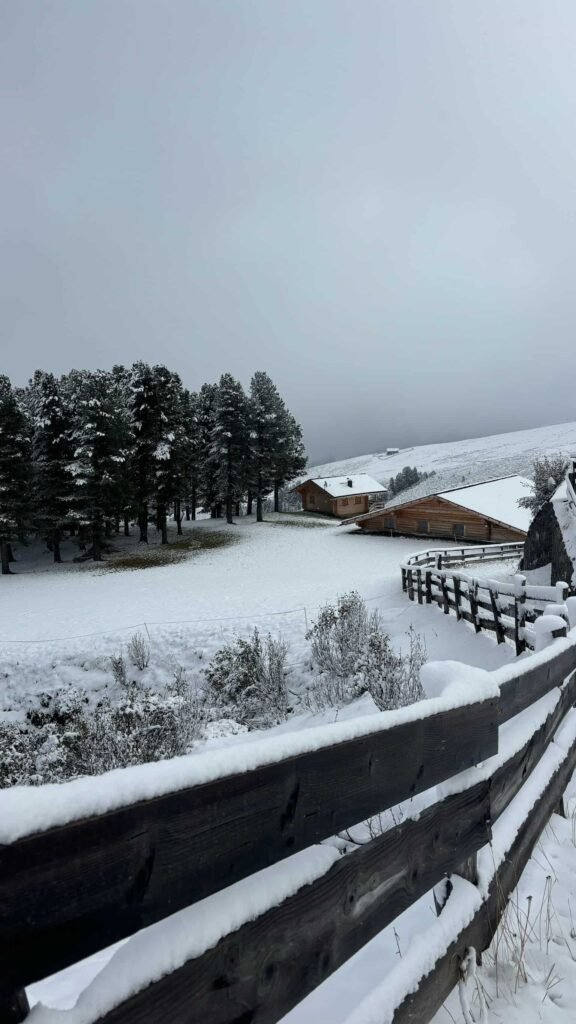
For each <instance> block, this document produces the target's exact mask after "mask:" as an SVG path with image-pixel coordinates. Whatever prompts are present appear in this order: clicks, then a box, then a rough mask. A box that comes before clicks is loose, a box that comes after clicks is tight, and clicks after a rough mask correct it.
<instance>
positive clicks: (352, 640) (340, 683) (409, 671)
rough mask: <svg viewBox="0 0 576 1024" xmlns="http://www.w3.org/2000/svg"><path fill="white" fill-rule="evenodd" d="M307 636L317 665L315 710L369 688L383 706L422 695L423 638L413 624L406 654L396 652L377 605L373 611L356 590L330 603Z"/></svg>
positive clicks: (311, 695)
mask: <svg viewBox="0 0 576 1024" xmlns="http://www.w3.org/2000/svg"><path fill="white" fill-rule="evenodd" d="M307 638H308V639H309V640H310V642H311V648H312V658H313V660H314V662H315V664H316V665H317V667H318V669H319V674H318V676H317V678H316V679H315V681H314V683H313V685H312V686H311V687H310V689H309V691H308V694H307V697H306V702H307V704H308V706H309V707H310V708H312V710H323V709H325V708H328V707H343V706H344V705H345V704H348V703H350V701H351V700H354V698H356V697H358V696H360V695H361V694H363V693H366V692H368V693H370V695H371V697H372V699H373V700H374V703H375V704H376V706H377V707H378V708H379V709H380V710H381V711H389V710H391V709H392V708H398V707H403V706H404V705H406V704H412V703H414V702H415V701H417V700H421V699H422V698H423V696H424V691H423V689H422V686H421V683H420V669H421V668H422V665H423V664H424V662H425V661H426V650H425V647H424V642H423V640H422V638H421V637H419V636H418V635H417V634H416V633H415V632H414V630H413V629H410V632H409V638H410V648H409V652H408V654H406V655H404V654H402V653H399V654H396V652H395V651H394V649H393V648H392V644H391V642H390V637H389V636H388V634H387V633H385V632H384V630H383V628H382V622H381V619H380V615H379V613H378V611H373V612H369V611H368V609H367V607H366V604H365V602H364V601H363V600H362V598H361V597H360V596H359V595H358V594H357V593H356V592H355V591H352V592H351V593H350V594H344V595H342V596H341V597H339V598H338V601H337V604H336V606H332V605H326V607H325V608H323V609H322V610H321V612H320V614H319V616H318V619H317V621H316V622H315V623H314V625H313V627H312V629H311V630H309V632H308V633H307Z"/></svg>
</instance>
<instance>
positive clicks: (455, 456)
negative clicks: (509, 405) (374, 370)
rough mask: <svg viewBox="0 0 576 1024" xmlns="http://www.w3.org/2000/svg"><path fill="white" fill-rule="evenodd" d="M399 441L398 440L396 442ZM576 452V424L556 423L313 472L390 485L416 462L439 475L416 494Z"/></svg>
mask: <svg viewBox="0 0 576 1024" xmlns="http://www.w3.org/2000/svg"><path fill="white" fill-rule="evenodd" d="M390 443H391V444H392V443H393V439H391V440H390ZM574 451H576V422H572V423H559V424H556V425H554V426H550V427H534V428H533V429H531V430H515V431H512V432H511V433H508V434H494V435H493V436H491V437H473V438H469V439H467V440H464V441H445V442H442V443H439V444H423V445H418V446H416V447H414V448H402V449H401V450H400V452H399V453H398V455H386V452H385V451H384V452H376V453H374V454H372V455H358V456H356V457H355V458H352V459H343V460H341V461H339V462H330V463H326V464H324V465H322V466H313V467H312V468H311V469H310V470H308V471H307V473H308V475H309V476H314V477H318V476H341V475H346V474H354V473H367V474H368V475H369V476H373V477H374V478H375V479H376V480H379V481H380V482H381V483H383V484H387V483H388V481H389V480H390V477H391V476H396V474H397V473H399V472H400V470H402V469H403V468H404V466H416V468H417V469H419V470H420V471H421V472H425V473H435V476H434V477H433V478H432V479H431V480H425V481H423V483H422V484H417V485H416V487H414V488H411V489H410V491H409V492H408V491H407V492H406V494H407V495H408V494H409V496H410V497H416V496H417V495H418V494H428V493H430V491H436V492H437V491H441V490H447V489H448V488H450V487H459V486H460V485H461V484H470V483H475V482H477V481H480V480H490V479H493V478H494V477H498V476H509V475H511V474H513V473H522V474H528V476H530V475H531V474H530V470H531V467H532V463H533V461H534V459H535V458H536V457H539V456H542V455H546V454H551V455H557V454H559V453H563V454H565V455H566V456H567V457H568V456H570V455H572V454H573V452H574Z"/></svg>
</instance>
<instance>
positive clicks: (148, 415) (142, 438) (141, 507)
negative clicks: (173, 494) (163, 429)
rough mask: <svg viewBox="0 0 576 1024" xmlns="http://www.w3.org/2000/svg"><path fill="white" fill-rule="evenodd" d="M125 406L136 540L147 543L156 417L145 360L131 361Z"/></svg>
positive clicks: (153, 384) (152, 378)
mask: <svg viewBox="0 0 576 1024" xmlns="http://www.w3.org/2000/svg"><path fill="white" fill-rule="evenodd" d="M128 388H129V407H130V413H131V417H132V426H133V430H134V443H133V449H132V457H131V465H132V471H133V483H134V489H135V497H136V509H137V515H138V526H139V528H140V541H141V542H143V543H146V544H147V543H148V512H149V508H148V506H149V503H150V501H151V500H152V498H153V495H154V468H155V451H156V445H157V443H158V420H159V416H160V410H159V408H158V403H157V389H156V382H155V375H154V372H153V370H152V367H151V366H149V365H148V363H142V362H138V363H134V365H133V366H132V369H131V370H130V375H129V383H128Z"/></svg>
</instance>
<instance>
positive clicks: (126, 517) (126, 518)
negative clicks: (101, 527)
mask: <svg viewBox="0 0 576 1024" xmlns="http://www.w3.org/2000/svg"><path fill="white" fill-rule="evenodd" d="M124 536H125V537H129V536H130V517H129V515H128V513H127V512H125V513H124Z"/></svg>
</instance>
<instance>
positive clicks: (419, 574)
mask: <svg viewBox="0 0 576 1024" xmlns="http://www.w3.org/2000/svg"><path fill="white" fill-rule="evenodd" d="M417 574H418V575H417V576H416V582H417V585H418V604H423V603H424V601H423V596H422V569H421V568H420V567H418V569H417Z"/></svg>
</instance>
